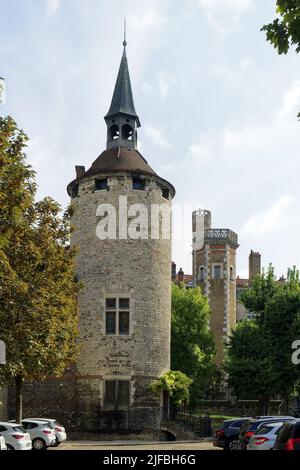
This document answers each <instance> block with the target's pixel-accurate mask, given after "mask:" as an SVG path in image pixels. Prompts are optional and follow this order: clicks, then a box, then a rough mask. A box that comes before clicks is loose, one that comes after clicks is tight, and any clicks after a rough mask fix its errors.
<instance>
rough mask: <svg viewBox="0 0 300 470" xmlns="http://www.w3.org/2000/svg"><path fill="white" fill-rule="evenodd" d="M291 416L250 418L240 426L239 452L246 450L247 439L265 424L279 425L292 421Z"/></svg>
mask: <svg viewBox="0 0 300 470" xmlns="http://www.w3.org/2000/svg"><path fill="white" fill-rule="evenodd" d="M293 419H294V418H293V417H292V416H269V417H263V418H262V417H258V418H252V419H250V420H249V421H248V422H246V423H244V424H243V425H242V426H241V430H240V435H239V450H247V446H248V444H249V439H250V437H251V436H253V434H254V433H255V432H256V431H257V430H258V429H259V428H261V427H262V426H264V425H265V424H271V423H279V422H282V423H283V422H285V421H290V420H293Z"/></svg>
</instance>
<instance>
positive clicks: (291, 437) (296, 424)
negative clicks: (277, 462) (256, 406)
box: [274, 419, 300, 450]
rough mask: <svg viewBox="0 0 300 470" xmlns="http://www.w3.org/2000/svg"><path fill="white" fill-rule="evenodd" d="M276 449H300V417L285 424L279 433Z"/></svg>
mask: <svg viewBox="0 0 300 470" xmlns="http://www.w3.org/2000/svg"><path fill="white" fill-rule="evenodd" d="M274 450H300V419H294V420H293V421H289V422H287V423H284V424H283V426H282V428H281V429H280V431H279V433H278V436H277V439H276V442H275V445H274Z"/></svg>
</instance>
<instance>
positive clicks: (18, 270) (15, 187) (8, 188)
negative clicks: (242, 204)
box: [0, 117, 80, 383]
mask: <svg viewBox="0 0 300 470" xmlns="http://www.w3.org/2000/svg"><path fill="white" fill-rule="evenodd" d="M27 141H28V138H27V136H26V135H25V134H24V133H23V132H22V131H19V130H18V129H17V126H16V124H15V122H14V121H13V120H12V119H11V118H9V117H8V118H0V162H1V165H0V339H1V340H3V341H5V343H6V351H7V364H6V365H5V366H2V367H1V369H0V381H1V382H2V383H7V382H10V381H11V380H12V378H14V377H19V378H20V377H21V378H22V380H23V379H28V380H31V379H34V380H43V379H45V378H46V377H48V376H50V375H55V376H59V375H61V374H62V373H63V371H64V369H65V367H66V366H67V365H68V364H69V363H70V362H71V361H73V360H74V359H75V357H76V355H77V352H78V345H77V335H78V330H77V323H78V319H77V306H76V297H77V293H78V291H79V288H80V286H79V284H78V283H76V282H75V280H74V261H75V251H74V250H73V249H70V248H68V243H69V235H70V211H69V210H67V211H66V212H65V213H64V214H62V215H61V208H60V206H59V205H58V204H57V203H56V202H55V201H53V200H52V199H51V198H45V199H43V200H42V201H40V202H35V200H34V197H35V191H36V185H35V181H34V172H33V171H32V169H31V167H30V166H28V165H27V164H26V159H25V154H24V152H23V150H24V147H25V146H26V142H27Z"/></svg>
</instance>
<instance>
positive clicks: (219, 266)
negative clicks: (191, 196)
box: [193, 210, 239, 364]
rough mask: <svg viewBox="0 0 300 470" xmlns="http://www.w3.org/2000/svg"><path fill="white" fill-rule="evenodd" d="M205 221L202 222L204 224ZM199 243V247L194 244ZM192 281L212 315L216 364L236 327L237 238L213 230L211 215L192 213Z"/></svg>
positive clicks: (233, 235) (225, 231)
mask: <svg viewBox="0 0 300 470" xmlns="http://www.w3.org/2000/svg"><path fill="white" fill-rule="evenodd" d="M197 220H198V221H199V220H200V223H196V221H197ZM201 221H202V222H201ZM195 242H197V244H195ZM193 244H194V249H193V277H194V285H198V286H200V287H201V290H202V292H203V293H204V294H205V295H206V296H207V298H208V300H209V305H210V308H211V311H212V315H211V320H210V327H211V331H212V332H213V335H214V338H215V342H216V348H217V358H216V360H217V364H221V363H222V360H223V359H224V342H226V340H227V339H228V336H229V334H230V331H231V329H232V327H233V326H234V325H235V323H236V250H237V248H238V246H239V245H238V237H237V234H236V233H234V232H233V231H232V230H229V229H213V228H212V227H211V213H210V212H209V211H201V210H200V211H196V212H194V213H193Z"/></svg>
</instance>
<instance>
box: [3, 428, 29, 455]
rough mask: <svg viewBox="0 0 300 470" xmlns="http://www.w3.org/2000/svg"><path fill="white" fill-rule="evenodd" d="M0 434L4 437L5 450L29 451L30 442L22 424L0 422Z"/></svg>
mask: <svg viewBox="0 0 300 470" xmlns="http://www.w3.org/2000/svg"><path fill="white" fill-rule="evenodd" d="M0 434H1V435H2V436H3V437H4V439H5V443H6V447H7V450H31V449H32V442H31V439H30V436H29V434H28V432H26V431H25V429H24V428H23V426H22V424H17V423H5V422H0Z"/></svg>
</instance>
